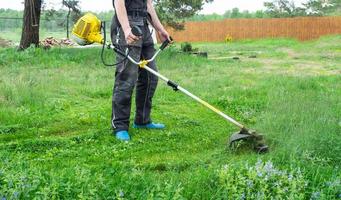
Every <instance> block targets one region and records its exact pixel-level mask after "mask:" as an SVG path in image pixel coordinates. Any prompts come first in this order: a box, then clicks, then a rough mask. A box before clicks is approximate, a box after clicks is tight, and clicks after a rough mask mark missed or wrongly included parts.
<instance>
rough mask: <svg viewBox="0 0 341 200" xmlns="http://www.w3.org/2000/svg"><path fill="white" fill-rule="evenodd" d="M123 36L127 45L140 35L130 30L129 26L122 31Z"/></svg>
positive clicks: (135, 40) (136, 39)
mask: <svg viewBox="0 0 341 200" xmlns="http://www.w3.org/2000/svg"><path fill="white" fill-rule="evenodd" d="M124 36H125V39H126V42H127V44H128V45H130V44H134V43H135V42H137V41H138V40H139V39H141V38H140V37H137V36H136V35H134V34H133V33H132V32H131V28H128V29H127V30H125V31H124Z"/></svg>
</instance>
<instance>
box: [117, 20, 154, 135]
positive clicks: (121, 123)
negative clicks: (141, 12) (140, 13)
mask: <svg viewBox="0 0 341 200" xmlns="http://www.w3.org/2000/svg"><path fill="white" fill-rule="evenodd" d="M130 25H131V26H134V25H138V26H139V27H140V29H141V30H142V32H143V36H142V38H141V39H140V40H139V41H138V42H136V43H134V44H132V45H129V47H128V48H129V49H130V50H129V55H130V56H131V57H132V58H134V59H135V60H136V61H139V60H140V59H150V58H151V57H152V56H153V55H154V53H155V49H154V43H153V38H152V34H151V32H150V30H149V28H148V25H147V23H146V22H143V23H142V24H141V23H136V24H134V22H131V21H130ZM112 41H114V42H117V43H118V44H120V46H121V48H122V49H123V50H124V51H125V49H126V48H127V44H126V41H125V37H124V33H123V31H122V30H120V29H119V28H118V30H117V34H116V35H112ZM122 61H123V62H122ZM117 62H122V63H120V64H119V65H118V66H117V68H116V73H115V85H114V89H113V98H112V121H111V124H112V127H113V129H114V130H115V132H118V131H122V130H128V128H129V119H130V111H131V97H132V93H133V90H134V87H135V85H136V99H135V103H136V113H135V124H138V125H145V124H148V123H150V122H151V121H152V120H151V118H150V113H151V109H152V99H153V96H154V93H155V89H156V86H157V82H158V78H157V77H156V76H154V75H153V74H151V73H149V72H148V71H146V70H145V69H141V68H139V67H138V66H137V65H135V64H133V63H132V62H130V61H129V60H128V59H125V57H123V56H121V55H117ZM148 66H149V67H150V68H152V69H153V70H155V71H157V68H156V64H155V61H153V62H150V63H149V64H148Z"/></svg>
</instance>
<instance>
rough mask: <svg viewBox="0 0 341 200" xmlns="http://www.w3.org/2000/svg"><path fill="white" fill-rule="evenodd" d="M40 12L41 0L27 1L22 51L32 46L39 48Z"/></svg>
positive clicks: (21, 43)
mask: <svg viewBox="0 0 341 200" xmlns="http://www.w3.org/2000/svg"><path fill="white" fill-rule="evenodd" d="M40 12H41V0H25V9H24V16H23V28H22V34H21V40H20V46H19V49H20V50H24V49H26V48H28V47H30V46H31V44H34V45H35V46H36V47H38V46H39V23H40Z"/></svg>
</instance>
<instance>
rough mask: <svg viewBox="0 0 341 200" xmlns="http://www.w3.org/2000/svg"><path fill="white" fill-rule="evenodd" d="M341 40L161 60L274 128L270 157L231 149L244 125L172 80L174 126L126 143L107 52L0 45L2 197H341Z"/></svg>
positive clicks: (256, 123) (243, 115)
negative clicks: (115, 123) (120, 134)
mask: <svg viewBox="0 0 341 200" xmlns="http://www.w3.org/2000/svg"><path fill="white" fill-rule="evenodd" d="M340 43H341V36H334V37H325V38H322V39H320V40H318V41H311V42H304V43H300V42H297V41H295V40H288V39H278V40H274V39H272V40H258V41H240V42H234V43H230V44H224V43H212V44H194V48H199V50H201V51H208V53H209V59H204V58H199V57H195V56H190V55H184V54H179V53H177V51H178V50H177V49H178V45H176V47H172V48H170V49H168V50H167V51H166V52H164V53H163V54H162V55H160V57H159V58H158V66H159V71H160V72H161V73H162V74H164V75H166V76H167V77H170V78H172V79H174V80H175V81H177V82H178V83H180V84H181V85H182V86H183V87H185V88H187V89H188V90H189V91H192V92H193V93H194V94H197V95H198V96H200V97H202V98H203V99H205V100H207V101H208V102H210V103H212V104H213V105H215V106H217V107H218V108H220V109H222V110H223V111H224V112H226V113H227V114H230V115H231V116H233V117H235V118H236V119H237V120H239V121H241V122H242V123H245V124H247V126H248V127H250V128H254V129H256V130H258V131H260V132H262V133H264V135H265V136H266V139H267V142H268V143H269V145H270V148H271V150H270V153H268V154H265V155H257V154H255V153H253V152H252V151H250V150H248V149H240V150H239V151H237V152H233V151H230V150H228V149H227V148H226V141H227V138H228V136H230V134H231V133H233V132H234V131H237V128H235V127H234V126H232V125H231V124H229V123H227V122H225V121H224V120H223V119H221V118H219V117H218V116H216V115H215V114H213V113H211V112H210V111H209V110H207V109H206V108H204V107H202V106H201V105H198V104H197V103H195V102H194V101H192V100H191V99H189V98H188V97H186V96H184V95H182V94H181V93H174V92H173V91H172V90H171V89H170V88H168V87H167V86H166V85H165V84H164V83H161V81H160V84H159V87H158V90H157V92H156V96H155V98H154V108H153V113H152V116H153V119H154V120H155V121H157V122H164V123H165V124H166V125H167V128H166V130H163V131H147V130H134V129H131V130H130V132H131V134H132V141H131V142H129V143H121V142H118V141H116V140H115V138H114V137H113V136H112V134H111V128H110V113H111V95H112V86H113V83H114V71H115V69H114V68H107V67H103V65H102V64H101V62H100V59H99V53H100V49H98V48H90V49H73V48H55V49H51V50H48V51H45V50H42V49H34V48H32V49H28V50H27V51H25V52H17V51H16V50H15V49H11V48H7V49H0V72H1V73H0V198H3V199H33V198H36V199H245V198H246V199H340V198H341V196H340V195H341V185H340V181H341V169H340V163H341V157H340V155H341V135H340V133H341V132H340V130H341V104H340V103H341V84H340V83H341V76H340V74H341V65H340V63H341V62H340V61H341V51H340V50H341V49H340V46H339V44H340ZM108 54H110V53H108ZM250 55H256V56H257V58H249V56H250ZM234 56H239V57H240V59H239V60H233V59H231V57H234ZM211 58H218V59H211ZM108 59H110V55H108ZM132 110H134V109H132ZM132 118H133V113H132Z"/></svg>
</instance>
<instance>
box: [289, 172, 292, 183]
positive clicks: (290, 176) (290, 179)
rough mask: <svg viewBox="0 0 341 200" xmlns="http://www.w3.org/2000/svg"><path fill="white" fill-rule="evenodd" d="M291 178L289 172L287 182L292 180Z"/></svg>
mask: <svg viewBox="0 0 341 200" xmlns="http://www.w3.org/2000/svg"><path fill="white" fill-rule="evenodd" d="M292 178H293V175H292V174H291V173H290V174H289V175H288V181H289V182H290V181H292Z"/></svg>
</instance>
